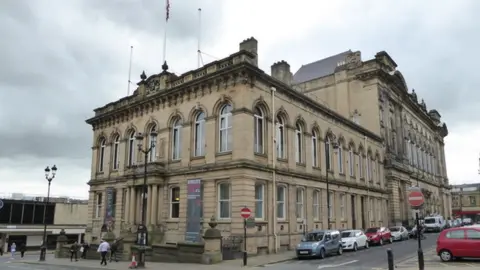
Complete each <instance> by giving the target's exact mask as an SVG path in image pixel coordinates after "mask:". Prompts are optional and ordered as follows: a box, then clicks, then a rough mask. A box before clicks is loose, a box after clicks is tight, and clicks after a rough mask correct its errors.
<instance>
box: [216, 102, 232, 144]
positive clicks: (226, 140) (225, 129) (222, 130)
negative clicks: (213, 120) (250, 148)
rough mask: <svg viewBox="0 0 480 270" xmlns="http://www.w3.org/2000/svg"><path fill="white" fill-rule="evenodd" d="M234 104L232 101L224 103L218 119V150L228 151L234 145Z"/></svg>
mask: <svg viewBox="0 0 480 270" xmlns="http://www.w3.org/2000/svg"><path fill="white" fill-rule="evenodd" d="M232 110H233V106H232V105H231V104H230V103H226V104H224V105H222V107H221V108H220V115H219V121H218V135H219V136H218V143H219V144H218V152H219V153H227V152H231V151H232V147H233V145H232V144H233V134H232V132H233V124H232V122H233V115H232Z"/></svg>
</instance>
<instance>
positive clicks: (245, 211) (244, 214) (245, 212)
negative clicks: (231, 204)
mask: <svg viewBox="0 0 480 270" xmlns="http://www.w3.org/2000/svg"><path fill="white" fill-rule="evenodd" d="M251 214H252V212H251V211H250V209H248V208H247V207H244V208H242V210H240V215H242V218H249V217H250V215H251Z"/></svg>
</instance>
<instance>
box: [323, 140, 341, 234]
mask: <svg viewBox="0 0 480 270" xmlns="http://www.w3.org/2000/svg"><path fill="white" fill-rule="evenodd" d="M327 140H328V141H327V142H328V147H330V146H332V150H333V151H332V153H330V149H328V157H327V156H326V157H325V164H326V166H325V167H326V168H325V181H326V182H327V212H328V213H327V216H328V225H327V228H328V229H329V230H330V229H331V228H332V225H331V223H330V220H331V216H330V207H331V205H330V183H329V180H328V176H329V174H330V173H329V170H330V166H331V163H330V161H331V160H330V159H331V158H332V154H333V153H334V151H335V150H336V149H338V144H337V143H336V142H335V141H334V140H332V141H331V142H329V141H330V140H329V139H328V138H327Z"/></svg>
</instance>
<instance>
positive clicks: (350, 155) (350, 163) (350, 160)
mask: <svg viewBox="0 0 480 270" xmlns="http://www.w3.org/2000/svg"><path fill="white" fill-rule="evenodd" d="M348 168H349V171H350V176H355V154H354V153H353V147H352V146H350V147H349V149H348Z"/></svg>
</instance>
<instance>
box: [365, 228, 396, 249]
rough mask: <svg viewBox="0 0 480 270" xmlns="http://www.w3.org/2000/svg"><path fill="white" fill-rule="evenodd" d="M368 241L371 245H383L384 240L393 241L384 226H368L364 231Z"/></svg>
mask: <svg viewBox="0 0 480 270" xmlns="http://www.w3.org/2000/svg"><path fill="white" fill-rule="evenodd" d="M365 235H366V236H367V237H368V241H369V243H370V244H371V245H372V244H373V245H375V244H378V245H383V244H384V243H385V242H389V243H393V238H392V234H391V233H390V230H389V229H388V228H385V227H374V228H368V229H367V230H366V231H365Z"/></svg>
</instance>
